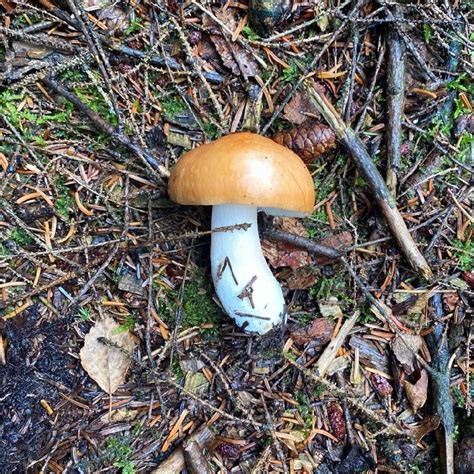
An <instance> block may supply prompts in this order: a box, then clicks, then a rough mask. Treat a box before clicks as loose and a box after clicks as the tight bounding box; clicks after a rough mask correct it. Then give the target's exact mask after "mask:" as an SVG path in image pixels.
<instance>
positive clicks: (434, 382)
mask: <svg viewBox="0 0 474 474" xmlns="http://www.w3.org/2000/svg"><path fill="white" fill-rule="evenodd" d="M431 302H432V304H433V307H434V311H435V317H436V323H435V325H434V331H433V332H432V333H431V334H430V335H429V336H428V338H427V342H428V347H429V348H430V352H431V368H432V370H431V371H430V376H431V387H432V394H431V396H430V398H431V400H432V404H433V409H434V411H435V413H436V414H437V415H439V416H440V417H441V425H442V427H443V433H442V434H441V436H440V438H441V440H442V441H441V443H440V444H441V449H440V451H441V459H442V462H443V471H444V472H445V473H447V474H452V473H454V441H453V434H454V429H455V421H454V412H453V400H452V398H451V383H450V373H451V368H450V363H449V360H450V352H449V347H448V337H447V331H446V322H445V321H443V318H444V311H443V306H442V305H443V303H442V299H441V294H440V293H436V294H435V295H434V296H433V298H432V299H431Z"/></svg>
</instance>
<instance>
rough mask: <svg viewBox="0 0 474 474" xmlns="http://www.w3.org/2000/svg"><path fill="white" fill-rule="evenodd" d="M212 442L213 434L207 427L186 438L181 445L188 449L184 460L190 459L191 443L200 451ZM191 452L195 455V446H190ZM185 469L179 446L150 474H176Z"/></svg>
mask: <svg viewBox="0 0 474 474" xmlns="http://www.w3.org/2000/svg"><path fill="white" fill-rule="evenodd" d="M213 440H214V433H213V432H212V431H211V430H210V429H209V428H208V427H207V426H204V427H203V428H201V429H199V430H197V431H196V432H195V433H193V434H192V435H191V436H189V438H187V440H186V441H185V442H184V443H183V446H187V447H188V453H187V454H186V458H187V459H189V458H190V457H192V453H190V452H189V446H190V445H191V443H195V444H197V445H198V447H199V449H202V448H204V447H206V446H208V445H209V444H211V442H212V441H213ZM185 449H186V448H185ZM191 451H192V452H194V453H195V452H196V446H192V447H191ZM200 460H201V459H200ZM185 467H186V459H185V453H184V449H183V447H182V446H180V447H178V448H176V449H175V450H174V451H173V452H172V453H171V454H170V456H169V457H168V459H166V460H165V461H163V462H162V463H161V464H160V465H159V466H158V467H157V468H156V469H155V470H154V471H151V474H178V473H179V472H181V471H182V470H183V469H184V468H185ZM188 467H189V466H188ZM191 472H192V471H191ZM204 472H205V471H204Z"/></svg>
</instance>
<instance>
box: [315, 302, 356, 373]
mask: <svg viewBox="0 0 474 474" xmlns="http://www.w3.org/2000/svg"><path fill="white" fill-rule="evenodd" d="M359 315H360V311H355V312H354V314H353V315H352V316H351V317H350V318H349V319H347V320H346V321H345V323H344V324H343V325H342V328H341V329H340V330H339V332H338V333H337V336H336V337H335V338H334V339H333V340H332V341H331V342H330V343H329V344H328V345H327V347H326V349H324V351H323V353H322V354H321V355H320V357H319V359H318V361H317V362H316V364H315V366H314V367H315V369H316V373H317V374H318V375H320V376H324V375H325V374H326V372H327V370H328V368H329V366H330V365H331V362H332V361H333V360H334V359H335V358H336V355H337V351H338V350H339V349H340V348H341V347H342V345H343V344H344V342H345V340H346V337H347V336H348V334H349V332H350V331H351V329H352V328H353V327H354V324H355V323H356V321H357V318H358V317H359Z"/></svg>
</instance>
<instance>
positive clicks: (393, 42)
mask: <svg viewBox="0 0 474 474" xmlns="http://www.w3.org/2000/svg"><path fill="white" fill-rule="evenodd" d="M394 14H395V17H396V18H397V19H401V20H403V11H402V9H401V7H400V5H395V7H394ZM387 44H388V48H387V52H388V63H387V135H386V137H387V143H386V149H387V177H386V181H387V187H388V189H389V190H390V191H391V192H392V194H394V195H395V192H396V189H397V171H398V168H399V166H400V145H401V135H402V114H403V101H404V91H405V45H404V43H403V40H402V38H401V37H400V34H399V33H398V31H397V30H396V28H395V27H394V26H393V25H392V26H391V27H390V28H389V29H388V34H387Z"/></svg>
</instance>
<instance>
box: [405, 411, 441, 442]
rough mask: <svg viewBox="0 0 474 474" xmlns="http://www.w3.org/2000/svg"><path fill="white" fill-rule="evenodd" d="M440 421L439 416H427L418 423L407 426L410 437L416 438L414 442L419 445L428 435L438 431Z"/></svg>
mask: <svg viewBox="0 0 474 474" xmlns="http://www.w3.org/2000/svg"><path fill="white" fill-rule="evenodd" d="M440 421H441V417H440V416H439V415H431V416H427V417H426V418H425V419H423V421H421V422H420V423H414V424H411V425H408V431H409V433H410V435H411V436H413V437H414V438H416V442H417V443H419V442H420V441H421V440H422V439H423V437H424V436H426V435H427V434H428V433H431V431H434V430H436V429H438V426H439V423H440Z"/></svg>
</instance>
